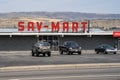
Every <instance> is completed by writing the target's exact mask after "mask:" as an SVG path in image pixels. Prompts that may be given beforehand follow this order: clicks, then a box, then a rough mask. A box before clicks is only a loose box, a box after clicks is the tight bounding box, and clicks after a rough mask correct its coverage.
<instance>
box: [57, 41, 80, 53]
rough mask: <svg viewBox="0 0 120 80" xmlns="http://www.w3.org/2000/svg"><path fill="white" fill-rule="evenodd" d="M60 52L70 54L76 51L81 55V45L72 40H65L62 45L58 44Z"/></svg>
mask: <svg viewBox="0 0 120 80" xmlns="http://www.w3.org/2000/svg"><path fill="white" fill-rule="evenodd" d="M59 51H60V54H63V53H64V52H66V53H67V54H68V55H72V54H73V53H78V54H79V55H81V47H80V46H79V44H78V43H77V42H74V41H66V42H64V43H63V45H62V46H59Z"/></svg>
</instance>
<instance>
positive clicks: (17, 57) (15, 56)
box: [0, 52, 120, 67]
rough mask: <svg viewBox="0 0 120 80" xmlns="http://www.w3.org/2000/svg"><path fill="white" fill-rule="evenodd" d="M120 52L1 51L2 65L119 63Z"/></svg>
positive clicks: (0, 65)
mask: <svg viewBox="0 0 120 80" xmlns="http://www.w3.org/2000/svg"><path fill="white" fill-rule="evenodd" d="M119 62H120V54H119V53H118V54H116V55H114V54H95V53H91V54H82V55H59V53H54V54H53V53H52V56H51V57H32V56H31V53H30V52H27V53H25V52H22V53H20V52H15V53H9V54H7V53H0V67H6V66H28V65H55V64H81V63H82V64H83V63H119Z"/></svg>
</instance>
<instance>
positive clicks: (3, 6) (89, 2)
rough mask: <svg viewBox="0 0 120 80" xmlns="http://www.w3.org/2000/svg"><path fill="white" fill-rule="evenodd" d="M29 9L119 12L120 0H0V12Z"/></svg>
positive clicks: (26, 10)
mask: <svg viewBox="0 0 120 80" xmlns="http://www.w3.org/2000/svg"><path fill="white" fill-rule="evenodd" d="M30 11H49V12H56V11H59V12H62V11H64V12H67V11H69V12H87V13H116V14H120V0H0V13H6V12H30Z"/></svg>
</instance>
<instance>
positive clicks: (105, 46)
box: [101, 44, 114, 49]
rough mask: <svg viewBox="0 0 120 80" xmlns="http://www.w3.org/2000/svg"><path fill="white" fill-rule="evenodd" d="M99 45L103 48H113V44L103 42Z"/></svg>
mask: <svg viewBox="0 0 120 80" xmlns="http://www.w3.org/2000/svg"><path fill="white" fill-rule="evenodd" d="M101 47H104V48H106V49H114V47H113V46H111V45H108V44H103V45H101Z"/></svg>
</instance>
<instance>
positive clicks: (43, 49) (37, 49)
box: [32, 41, 51, 56]
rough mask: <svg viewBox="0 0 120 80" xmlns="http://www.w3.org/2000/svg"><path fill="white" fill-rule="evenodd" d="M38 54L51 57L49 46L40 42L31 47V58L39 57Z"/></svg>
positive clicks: (44, 42)
mask: <svg viewBox="0 0 120 80" xmlns="http://www.w3.org/2000/svg"><path fill="white" fill-rule="evenodd" d="M40 54H43V56H46V55H47V56H51V50H50V44H49V43H48V42H46V41H40V42H37V43H35V44H34V45H33V48H32V56H35V55H36V56H39V55H40Z"/></svg>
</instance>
